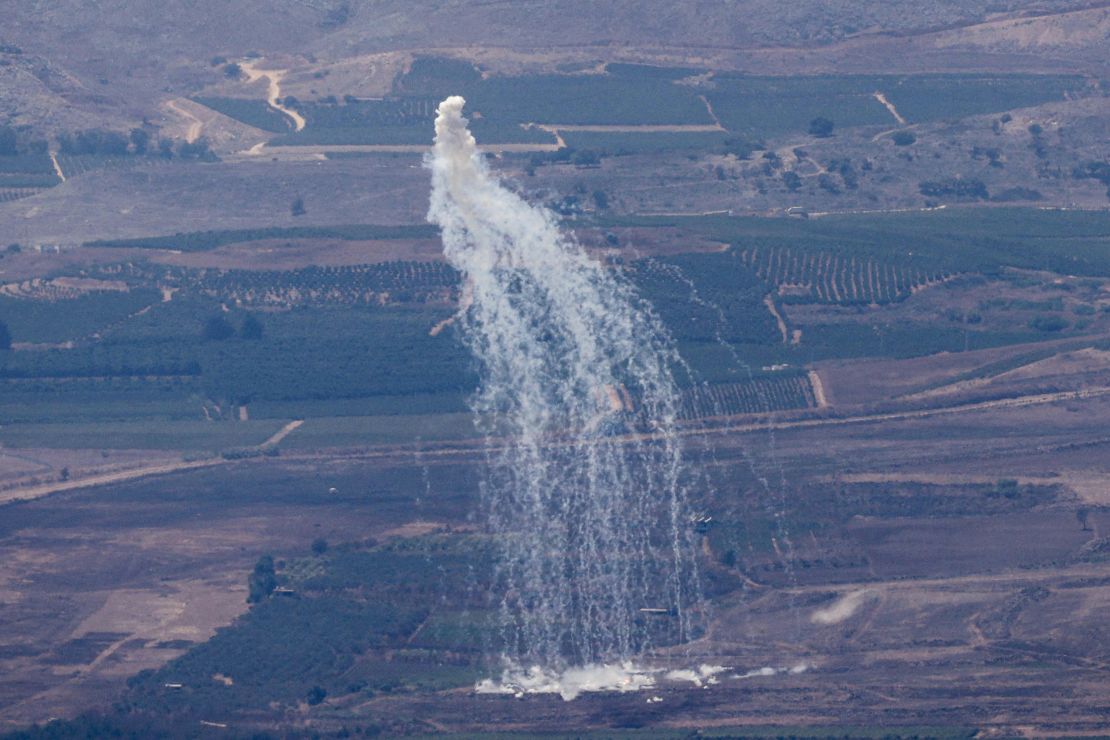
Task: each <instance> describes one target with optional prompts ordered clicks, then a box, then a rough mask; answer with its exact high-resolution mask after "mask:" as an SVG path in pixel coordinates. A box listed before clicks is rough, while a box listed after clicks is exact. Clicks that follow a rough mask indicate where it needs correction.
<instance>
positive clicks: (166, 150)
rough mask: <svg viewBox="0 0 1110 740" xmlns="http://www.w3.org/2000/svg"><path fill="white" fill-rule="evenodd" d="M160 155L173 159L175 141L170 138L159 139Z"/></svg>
mask: <svg viewBox="0 0 1110 740" xmlns="http://www.w3.org/2000/svg"><path fill="white" fill-rule="evenodd" d="M158 156H159V157H161V158H162V159H173V142H172V141H170V140H169V139H162V140H161V141H159V142H158Z"/></svg>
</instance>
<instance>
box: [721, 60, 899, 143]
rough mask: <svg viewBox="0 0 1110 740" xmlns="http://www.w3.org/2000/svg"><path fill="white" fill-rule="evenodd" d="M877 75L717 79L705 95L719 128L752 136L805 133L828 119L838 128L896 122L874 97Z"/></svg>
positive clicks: (724, 77)
mask: <svg viewBox="0 0 1110 740" xmlns="http://www.w3.org/2000/svg"><path fill="white" fill-rule="evenodd" d="M881 85H882V82H881V81H880V79H879V78H875V77H788V78H784V77H752V76H746V75H731V74H729V75H716V76H715V77H714V78H713V87H712V89H709V90H707V91H706V93H705V96H706V98H707V99H708V100H709V102H710V103H711V104H712V106H713V112H714V113H715V114H716V115H717V118H718V119H720V121H721V124H722V125H723V126H724V127H725V128H727V129H728V130H730V131H735V132H737V133H742V134H745V135H747V136H750V137H755V138H772V137H776V136H783V135H785V134H790V133H793V134H797V133H804V132H805V131H806V130H807V129H808V127H809V123H810V121H812V120H813V119H814V118H817V117H824V118H827V119H829V120H831V121H833V123H834V124H835V125H836V126H838V127H841V128H847V127H849V126H881V125H887V124H890V123H893V122H894V119H893V118H892V117H891V115H890V113H889V112H888V111H887V110H886V108H884V107H883V105H882V103H880V102H879V101H878V100H876V99H875V97H874V92H875V91H876V90H879V89H881Z"/></svg>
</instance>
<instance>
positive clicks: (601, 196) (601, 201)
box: [594, 190, 609, 211]
mask: <svg viewBox="0 0 1110 740" xmlns="http://www.w3.org/2000/svg"><path fill="white" fill-rule="evenodd" d="M594 205H596V206H597V208H598V210H599V211H604V210H605V209H606V208H608V207H609V196H608V195H606V194H605V191H604V190H595V191H594Z"/></svg>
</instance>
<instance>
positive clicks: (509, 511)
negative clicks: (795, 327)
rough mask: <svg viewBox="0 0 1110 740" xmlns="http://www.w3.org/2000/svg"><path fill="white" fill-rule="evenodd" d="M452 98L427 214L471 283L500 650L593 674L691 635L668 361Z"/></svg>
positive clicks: (632, 301)
mask: <svg viewBox="0 0 1110 740" xmlns="http://www.w3.org/2000/svg"><path fill="white" fill-rule="evenodd" d="M463 105H464V101H463V99H462V98H461V97H450V98H447V99H446V100H444V101H443V102H442V103H441V104H440V106H439V108H438V111H437V113H438V115H437V118H436V121H435V146H434V149H433V152H432V154H431V156H430V157H429V158H428V159H427V166H428V168H429V169H430V170H431V174H432V195H431V206H430V209H429V215H428V218H429V220H430V221H431V222H432V223H435V224H437V225H438V226H439V227H440V228H441V230H442V239H443V249H444V255H445V256H446V258H447V260H448V261H449V262H450V263H451V264H452V265H453V266H454V267H455V268H457V269H458V270H459V271H460V272H461V273H462V275H463V276H464V279H465V280H466V284H467V289H466V292H467V295H468V298H469V301H468V305H467V306H466V307H465V308H464V309H462V310H461V312H460V316H459V320H458V322H457V326H458V328H459V329H460V332H461V336H462V338H463V341H464V342H465V343H466V345H467V346H468V347H469V349H470V350H471V352H472V354H473V355H474V357H475V359H476V361H477V363H478V366H479V370H480V376H481V386H480V388H479V390H478V392H477V393H476V395H475V397H474V399H473V402H472V405H473V408H474V411H475V414H476V419H478V420H479V422H480V423H481V424H483V425H485V426H484V429H485V430H486V432H487V434H490V435H493V434H494V433H496V434H497V435H500V436H502V437H503V439H502V440H501V443H500V444H499V445H496V446H493V445H491V449H496V450H497V452H491V453H490V455H491V459H490V460H489V465H488V474H487V476H486V480H485V482H484V487H483V488H484V502H483V503H484V508H485V511H486V514H487V516H488V526H489V531H490V534H492V535H493V538H494V542H495V543H496V546H497V548H498V549H499V554H498V558H497V563H496V571H495V576H494V583H495V591H496V593H497V597H496V598H497V599H498V600H499V609H500V614H501V627H502V632H503V635H502V645H501V647H500V650H501V651H502V652H503V654H504V656H505V657H506V658H507V659H509V660H510V661H511V662H512V663H513V664H514V665H516V666H525V667H531V666H535V668H534V669H531V668H523V669H520V670H521V671H523V673H522V674H520V675H522V676H523V678H520V679H519V680H520V681H521V682H522V683H528V682H530V681H534V682H539V683H541V684H542V683H543V682H544V681H546V680H547V679H548V678H549V677H550V676H551V675H566V672H567V671H568V670H579V669H581V670H586V671H587V672H588V673H589V674H590V675H591V676H597V675H600V674H604V673H606V671H607V670H609V669H608V668H607V666H608V667H612V666H629V665H631V664H632V662H633V661H634V660H638V659H639V657H640V656H642V655H643V654H644V652H645V650H648V649H649V648H651V647H652V645H653V644H654V643H658V642H660V641H666V642H681V641H683V640H686V639H688V638H689V637H690V632H691V613H692V610H691V606H692V605H693V604H694V603H695V602H696V601H697V594H698V586H697V574H696V568H695V564H694V547H693V542H692V534H691V532H690V527H689V523H688V512H687V506H686V492H685V489H684V486H685V482H686V481H687V480H688V474H687V469H686V464H685V462H684V455H683V449H682V445H681V443H680V439H679V436H678V435H677V434H675V433H674V428H675V423H676V417H677V413H678V391H677V390H676V387H675V382H674V379H673V377H672V368H673V367H674V366H675V364H676V363H677V362H679V358H678V355H677V353H676V352H675V349H674V346H673V343H672V342H671V340H670V339H669V337H668V335H667V332H666V331H665V330H664V328H663V327H662V326H661V325H660V323H659V322H658V321H657V320H656V319H655V318H654V315H653V313H652V312H651V310H650V307H649V306H647V305H646V304H645V303H644V302H643V301H642V300H641V299H640V298H639V297H638V296H637V295H636V293H635V291H634V290H633V288H632V287H631V285H630V284H629V283H628V281H627V280H625V279H624V278H623V277H622V276H621V275H619V274H617V273H616V272H615V271H613V270H610V269H607V268H606V267H605V266H604V265H602V264H601V263H600V262H598V261H597V260H595V259H593V258H592V257H591V256H590V255H588V254H587V253H586V252H585V250H583V249H582V248H581V247H579V246H578V245H577V244H576V243H575V242H574V241H573V240H571V239H569V238H567V237H566V236H565V235H563V234H562V233H561V232H560V230H559V228H558V225H557V223H556V221H555V219H554V217H553V216H552V215H551V214H550V213H549V212H547V211H546V210H544V209H542V208H539V207H534V206H532V205H529V204H528V203H527V202H526V201H524V200H523V199H522V198H521V197H520V196H518V195H516V194H515V193H513V192H512V191H510V190H508V189H507V188H505V187H504V186H503V185H502V184H501V183H500V182H499V181H498V179H497V178H496V177H495V176H494V175H493V174H492V173H491V172H490V171H489V169H488V167H487V165H486V163H485V161H484V159H483V158H482V155H481V154H480V152H479V151H478V148H477V144H476V142H475V140H474V137H473V136H472V135H471V133H470V131H469V130H468V128H467V121H466V119H465V118H464V117H463V115H462V110H463ZM642 609H647V610H649V611H650V612H652V613H655V614H660V613H661V614H664V615H667V616H663V617H662V618H660V617H658V616H656V617H651V616H645V613H643V612H641V610H642ZM613 670H615V671H617V673H619V674H620V676H619V677H617V678H614V679H613V680H614V681H616V682H617V683H619V682H621V681H624V680H631V681H632V682H633V683H636V680H635V679H634V678H630V676H635V675H639V674H638V673H637V672H636V671H635V670H631V669H626V668H616V669H613ZM622 671H623V672H622ZM599 672H600V674H599ZM518 673H519V671H518ZM614 675H616V674H614ZM528 676H531V678H530V679H528V678H527V677H528ZM610 678H612V677H611V676H610ZM525 679H527V680H525ZM575 680H577V679H575ZM598 682H599V683H601V684H605V683H606V681H605V680H601V679H599V681H598ZM586 683H591V682H590V681H586ZM610 683H612V682H610Z"/></svg>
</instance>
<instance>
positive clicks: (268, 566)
mask: <svg viewBox="0 0 1110 740" xmlns="http://www.w3.org/2000/svg"><path fill="white" fill-rule="evenodd" d="M247 588H248V590H249V592H250V593H249V594H248V596H247V603H248V604H257V603H258V602H259V601H262V600H263V599H265V598H266V597H268V596H269V595H270V594H272V593H273V592H274V589H275V588H277V573H275V572H274V559H273V557H271V556H270V555H263V556H262V557H260V558H259V559H258V562H257V563H255V564H254V570H252V571H251V574H250V575H249V576H247Z"/></svg>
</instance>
